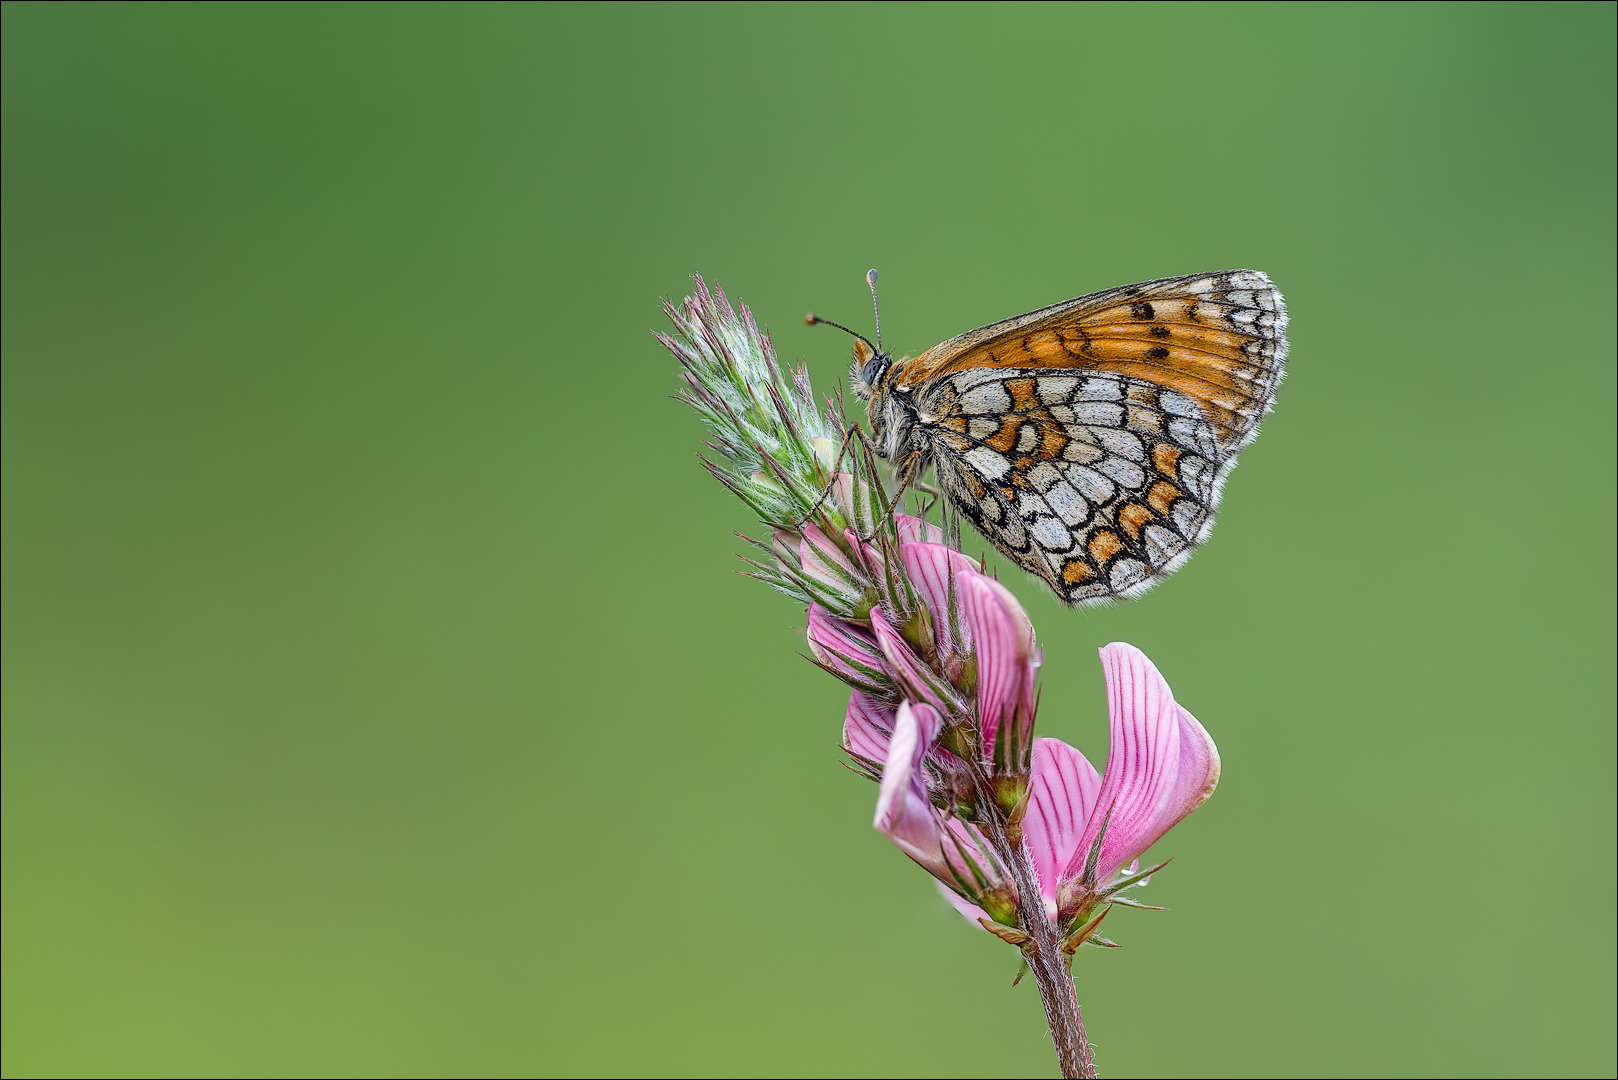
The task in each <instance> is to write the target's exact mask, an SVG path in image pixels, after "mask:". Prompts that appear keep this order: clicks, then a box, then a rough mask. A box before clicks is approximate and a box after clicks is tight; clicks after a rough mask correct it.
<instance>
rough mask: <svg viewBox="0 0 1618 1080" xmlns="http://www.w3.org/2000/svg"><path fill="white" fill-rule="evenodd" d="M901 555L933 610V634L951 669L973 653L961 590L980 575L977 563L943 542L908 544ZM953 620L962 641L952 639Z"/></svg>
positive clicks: (910, 576)
mask: <svg viewBox="0 0 1618 1080" xmlns="http://www.w3.org/2000/svg"><path fill="white" fill-rule="evenodd" d="M899 556H900V558H901V559H902V560H903V562H904V568H905V573H906V574H907V575H908V576H909V578H910V583H911V584H912V585H914V586H915V587H916V591H917V592H918V593H920V594H921V598H922V600H923V601H924V602H925V603H926V604H927V610H928V611H930V612H931V613H932V617H933V637H934V638H935V639H936V640H937V643H938V654H939V657H940V658H941V659H942V660H943V661H944V662H945V665H946V667H945V670H949V667H948V665H949V662H950V661H952V660H954V659H955V658H956V657H958V656H970V655H971V653H972V632H971V630H970V628H968V626H967V625H966V607H965V604H964V603H963V602H962V594H963V587H964V583H965V582H966V581H967V580H968V579H970V578H974V577H978V576H979V575H978V568H977V564H976V563H974V562H973V561H972V560H971V559H968V558H967V557H966V556H965V555H962V554H961V553H960V552H959V551H956V550H955V549H954V548H950V547H946V546H945V545H943V544H933V543H926V544H922V543H916V544H905V545H903V546H902V547H901V548H900V549H899ZM952 584H953V585H954V591H955V600H954V603H953V605H952V604H951V602H950V587H951V585H952ZM952 608H953V615H952ZM952 622H953V624H954V626H955V629H956V630H957V632H958V634H959V637H960V638H961V640H960V641H952V640H950V636H951V635H950V626H951V623H952Z"/></svg>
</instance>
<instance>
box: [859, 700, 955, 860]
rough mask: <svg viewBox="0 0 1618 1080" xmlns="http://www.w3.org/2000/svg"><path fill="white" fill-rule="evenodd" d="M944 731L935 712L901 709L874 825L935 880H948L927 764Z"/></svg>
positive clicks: (941, 827) (922, 708) (905, 706)
mask: <svg viewBox="0 0 1618 1080" xmlns="http://www.w3.org/2000/svg"><path fill="white" fill-rule="evenodd" d="M851 704H852V703H851ZM942 728H943V721H942V720H940V719H939V716H938V713H937V712H936V711H935V710H933V709H932V708H930V707H928V706H926V705H915V706H912V705H911V704H910V703H909V702H908V701H907V702H904V703H903V704H901V705H900V706H899V711H898V713H897V715H896V716H895V717H894V724H893V736H892V738H890V739H889V740H888V756H887V761H886V763H885V764H884V765H883V768H882V785H881V789H880V791H879V793H878V795H877V799H876V817H875V819H874V820H873V822H872V824H873V825H875V826H876V828H877V831H879V832H881V833H882V835H884V836H886V837H887V838H888V839H889V840H892V841H893V842H894V843H895V844H896V845H898V847H899V849H900V850H901V851H903V852H904V853H905V854H906V855H909V856H910V857H911V858H912V859H914V860H915V861H916V862H918V863H920V864H921V865H922V866H924V867H926V868H927V869H928V870H930V871H931V872H932V873H933V874H934V876H936V877H938V878H940V879H941V880H948V879H949V877H950V871H949V867H948V865H947V864H946V863H945V861H944V848H943V844H944V839H945V837H944V823H943V820H942V819H941V818H940V817H939V815H938V811H937V810H936V809H934V807H933V804H932V801H931V800H930V799H929V798H928V797H927V780H926V767H925V766H924V765H923V764H922V761H923V760H924V759H925V758H926V757H927V752H928V751H929V750H931V749H932V746H933V743H935V742H936V741H937V739H938V733H939V731H940V730H942Z"/></svg>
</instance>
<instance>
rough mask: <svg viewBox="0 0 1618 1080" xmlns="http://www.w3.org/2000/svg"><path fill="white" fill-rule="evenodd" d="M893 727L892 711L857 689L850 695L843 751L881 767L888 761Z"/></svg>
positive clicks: (844, 721)
mask: <svg viewBox="0 0 1618 1080" xmlns="http://www.w3.org/2000/svg"><path fill="white" fill-rule="evenodd" d="M893 724H894V713H893V710H892V709H890V708H888V707H887V706H886V705H882V704H879V703H878V702H875V701H872V700H871V699H870V698H868V697H866V696H865V695H864V694H862V693H860V692H859V691H858V690H856V691H854V693H853V694H851V695H849V698H848V715H847V716H846V717H845V718H844V720H843V749H844V750H847V751H848V752H849V753H850V754H853V755H854V756H855V757H858V758H863V759H864V760H866V761H874V762H876V763H878V764H881V763H882V762H884V761H887V760H888V743H889V741H890V740H891V739H892V738H893Z"/></svg>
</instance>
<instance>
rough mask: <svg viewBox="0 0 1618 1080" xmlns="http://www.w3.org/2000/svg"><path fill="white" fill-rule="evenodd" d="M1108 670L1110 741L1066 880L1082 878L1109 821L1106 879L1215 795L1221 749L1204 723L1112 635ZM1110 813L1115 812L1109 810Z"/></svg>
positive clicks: (1102, 865)
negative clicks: (1186, 708)
mask: <svg viewBox="0 0 1618 1080" xmlns="http://www.w3.org/2000/svg"><path fill="white" fill-rule="evenodd" d="M1101 665H1102V669H1103V671H1104V672H1105V673H1106V677H1107V724H1108V729H1109V734H1110V738H1111V745H1110V746H1109V747H1108V750H1107V770H1106V773H1105V775H1104V776H1103V777H1102V781H1101V791H1100V794H1099V795H1098V796H1097V798H1096V801H1095V804H1094V809H1093V810H1092V812H1091V814H1090V820H1089V822H1088V824H1087V825H1086V827H1085V830H1084V835H1083V836H1082V837H1081V838H1080V840H1079V844H1078V847H1077V849H1076V850H1075V851H1074V852H1073V854H1072V855H1071V856H1070V857H1069V859H1068V862H1067V866H1066V868H1065V869H1064V871H1063V875H1062V876H1063V878H1064V879H1073V878H1077V877H1079V876H1080V875H1081V874H1082V872H1083V870H1084V863H1085V860H1086V857H1087V855H1088V854H1089V851H1090V847H1091V846H1092V845H1093V844H1094V842H1095V838H1096V836H1097V835H1098V834H1099V833H1100V830H1101V824H1102V821H1103V820H1104V819H1105V820H1106V822H1107V832H1106V837H1105V838H1104V839H1103V840H1102V843H1101V854H1100V859H1099V861H1098V862H1097V864H1096V881H1097V882H1098V883H1101V884H1105V882H1106V881H1107V879H1108V878H1110V877H1111V876H1112V874H1113V873H1114V872H1115V871H1117V869H1118V868H1119V867H1121V866H1123V865H1124V864H1125V863H1127V862H1129V861H1130V860H1131V859H1133V858H1135V857H1136V856H1138V855H1140V854H1142V853H1143V852H1145V850H1146V849H1147V848H1149V847H1151V846H1152V844H1153V843H1155V842H1156V841H1157V839H1158V837H1160V836H1162V835H1163V834H1164V833H1166V832H1168V831H1169V829H1170V828H1171V827H1173V825H1174V824H1175V822H1177V821H1179V820H1180V819H1181V818H1183V817H1185V816H1186V815H1187V814H1189V813H1190V812H1191V811H1193V810H1195V809H1196V808H1197V807H1198V806H1201V805H1202V803H1203V802H1204V801H1205V800H1206V799H1207V798H1208V796H1209V795H1211V794H1213V789H1214V785H1215V784H1217V783H1218V782H1219V751H1218V750H1217V749H1216V748H1215V747H1214V743H1213V740H1212V739H1211V738H1209V737H1208V733H1207V732H1206V731H1205V730H1203V727H1202V725H1201V724H1199V723H1197V721H1196V718H1195V717H1193V716H1192V715H1191V714H1190V713H1189V712H1186V711H1185V710H1184V709H1183V708H1181V707H1180V706H1179V705H1178V704H1177V703H1176V702H1175V700H1174V694H1173V692H1172V691H1170V690H1169V684H1168V683H1167V682H1166V681H1164V679H1163V676H1162V675H1161V674H1159V673H1158V670H1157V668H1156V667H1155V666H1154V665H1153V664H1152V662H1151V661H1150V660H1148V659H1147V658H1146V654H1145V653H1143V652H1141V651H1140V650H1139V649H1137V648H1135V647H1134V646H1133V645H1126V644H1124V643H1123V642H1113V643H1112V644H1111V645H1108V646H1107V647H1106V648H1104V649H1102V650H1101ZM1109 814H1110V817H1109Z"/></svg>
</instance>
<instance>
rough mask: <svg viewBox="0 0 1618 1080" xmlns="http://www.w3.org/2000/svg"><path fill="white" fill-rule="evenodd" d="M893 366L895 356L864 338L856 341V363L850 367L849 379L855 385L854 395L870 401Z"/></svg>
mask: <svg viewBox="0 0 1618 1080" xmlns="http://www.w3.org/2000/svg"><path fill="white" fill-rule="evenodd" d="M892 366H893V357H891V356H889V355H888V354H887V353H885V352H883V351H881V350H880V349H878V348H876V347H875V346H874V345H872V344H871V343H870V342H869V341H866V340H865V339H864V338H860V339H859V340H857V341H855V342H854V363H853V365H852V366H851V367H850V368H849V369H848V381H849V383H850V384H852V386H853V387H854V396H855V397H857V398H859V399H860V400H861V401H870V400H871V395H872V394H874V393H876V391H877V389H878V388H879V387H880V386H881V385H882V379H883V376H885V375H887V373H888V369H889V368H890V367H892Z"/></svg>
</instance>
